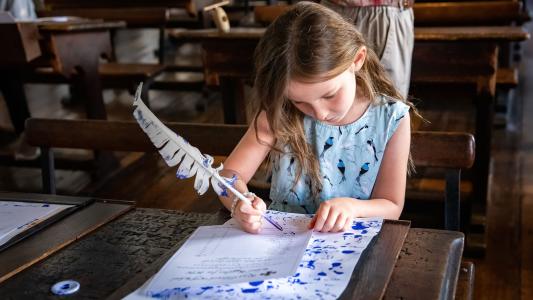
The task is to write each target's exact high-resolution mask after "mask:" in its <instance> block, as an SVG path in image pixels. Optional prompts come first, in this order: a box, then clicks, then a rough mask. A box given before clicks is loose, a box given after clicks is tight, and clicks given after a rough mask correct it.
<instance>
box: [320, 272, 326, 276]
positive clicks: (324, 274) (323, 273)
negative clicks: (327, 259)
mask: <svg viewBox="0 0 533 300" xmlns="http://www.w3.org/2000/svg"><path fill="white" fill-rule="evenodd" d="M318 276H328V274H327V273H326V272H320V273H318Z"/></svg>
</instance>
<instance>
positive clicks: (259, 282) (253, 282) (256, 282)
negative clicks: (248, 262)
mask: <svg viewBox="0 0 533 300" xmlns="http://www.w3.org/2000/svg"><path fill="white" fill-rule="evenodd" d="M263 282H264V281H263V280H260V281H250V282H248V284H250V285H251V286H258V285H261V284H263Z"/></svg>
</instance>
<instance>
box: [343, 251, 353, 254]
mask: <svg viewBox="0 0 533 300" xmlns="http://www.w3.org/2000/svg"><path fill="white" fill-rule="evenodd" d="M354 252H355V251H353V250H342V253H344V254H351V253H354Z"/></svg>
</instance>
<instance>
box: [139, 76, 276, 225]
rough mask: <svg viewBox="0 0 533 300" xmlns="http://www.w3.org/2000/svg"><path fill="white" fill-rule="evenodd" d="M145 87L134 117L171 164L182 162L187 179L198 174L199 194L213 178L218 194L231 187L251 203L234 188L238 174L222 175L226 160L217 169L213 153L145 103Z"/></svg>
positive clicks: (182, 175) (181, 174) (181, 171)
mask: <svg viewBox="0 0 533 300" xmlns="http://www.w3.org/2000/svg"><path fill="white" fill-rule="evenodd" d="M141 90H142V83H141V84H140V85H139V87H138V88H137V91H136V92H135V99H134V101H133V107H134V108H135V110H134V111H133V117H134V118H135V120H137V123H139V125H140V126H141V128H142V130H143V131H144V132H145V133H146V135H148V137H149V138H150V140H151V141H152V143H153V144H154V146H155V147H156V148H157V150H158V151H159V154H161V156H162V157H163V159H164V160H165V162H166V163H167V165H168V166H169V167H173V166H176V165H178V164H179V167H178V170H177V172H176V177H178V178H179V179H184V178H190V177H192V176H195V175H196V177H195V180H194V189H195V190H196V191H197V192H198V194H200V195H203V194H204V193H205V192H206V191H207V189H208V188H209V182H210V181H211V186H212V187H213V189H214V190H215V192H216V193H217V194H218V195H220V196H226V197H227V196H228V190H230V191H231V192H232V193H233V195H235V196H237V197H238V198H239V200H241V201H244V202H245V203H247V204H249V205H251V204H252V203H251V201H250V199H248V198H246V197H245V196H244V195H243V194H242V193H241V192H239V191H237V190H236V189H235V188H234V185H235V180H236V177H235V176H234V177H233V178H231V179H230V178H225V177H222V176H221V175H220V174H219V173H218V172H219V171H220V170H222V168H223V165H222V164H220V166H219V167H217V168H216V169H215V168H213V167H212V166H211V165H212V164H213V157H212V156H210V155H207V154H202V153H201V152H200V150H198V148H196V147H193V146H192V145H191V144H189V143H188V142H187V141H186V140H185V139H184V138H183V137H181V136H180V135H178V134H176V133H174V132H173V131H172V130H170V129H169V128H168V127H167V126H165V125H164V124H163V123H162V122H161V121H160V120H159V119H158V118H157V117H156V116H155V115H154V114H153V113H152V111H150V109H149V108H148V107H147V106H146V105H145V104H144V103H143V101H142V99H141ZM263 217H264V218H265V220H267V221H268V222H269V223H270V224H272V225H273V226H274V227H276V228H277V229H278V230H281V231H283V228H282V227H281V226H280V225H279V224H277V223H276V222H275V221H274V220H272V219H271V218H270V217H268V216H265V215H263Z"/></svg>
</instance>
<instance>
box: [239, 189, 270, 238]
mask: <svg viewBox="0 0 533 300" xmlns="http://www.w3.org/2000/svg"><path fill="white" fill-rule="evenodd" d="M265 211H266V204H265V202H264V201H263V199H261V198H259V197H257V196H256V197H254V199H253V200H252V205H249V204H247V203H245V202H244V201H238V203H237V206H236V207H235V212H234V213H233V218H234V219H235V220H236V221H237V222H238V223H239V224H240V225H241V227H242V229H243V230H244V231H246V232H248V233H259V231H261V227H262V225H263V223H262V219H261V216H262V215H263V214H264V213H265Z"/></svg>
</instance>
